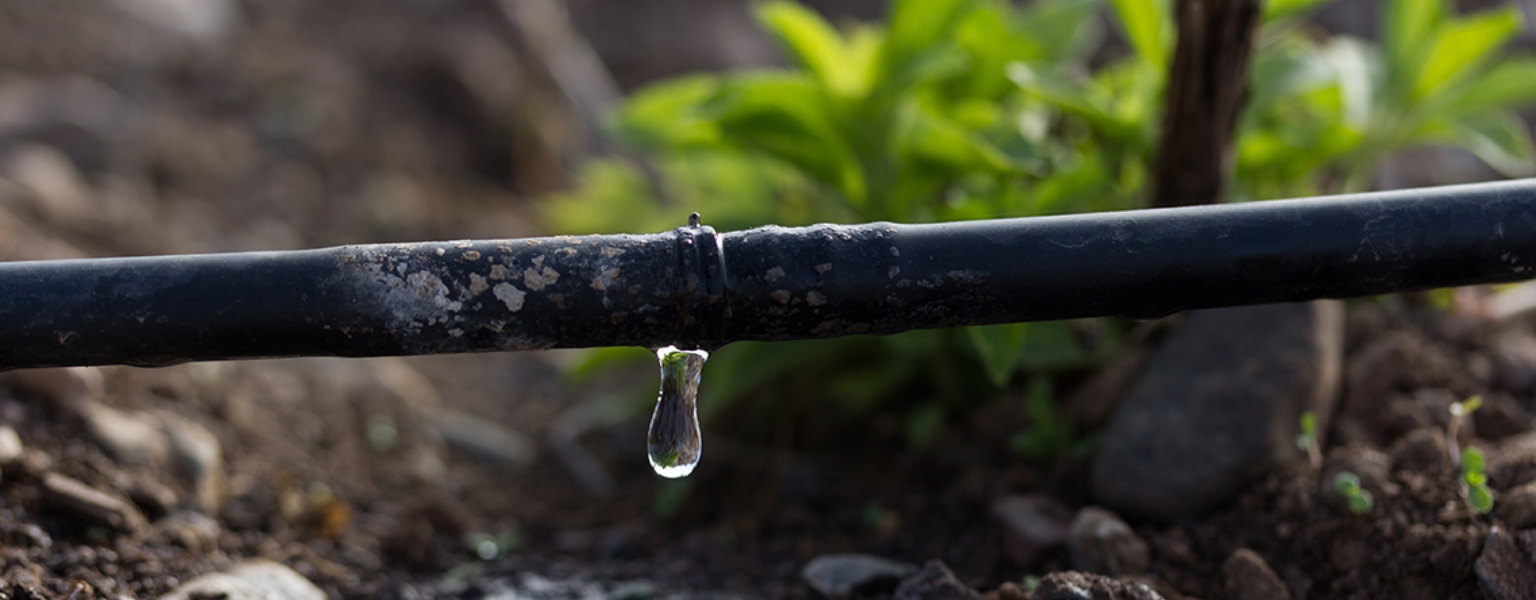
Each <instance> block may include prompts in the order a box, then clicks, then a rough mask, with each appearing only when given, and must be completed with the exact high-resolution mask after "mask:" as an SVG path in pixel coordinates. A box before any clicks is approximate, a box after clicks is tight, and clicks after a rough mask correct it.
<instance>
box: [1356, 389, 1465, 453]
mask: <svg viewBox="0 0 1536 600" xmlns="http://www.w3.org/2000/svg"><path fill="white" fill-rule="evenodd" d="M1460 399H1461V398H1460V397H1458V396H1457V395H1456V394H1455V393H1453V392H1451V391H1450V390H1447V389H1444V388H1426V389H1421V390H1414V392H1413V393H1411V394H1408V395H1406V396H1400V397H1396V398H1393V400H1392V401H1391V402H1388V403H1387V406H1386V409H1385V410H1379V411H1377V412H1376V413H1375V415H1374V416H1375V417H1376V420H1375V422H1374V425H1375V426H1376V429H1377V430H1378V431H1380V432H1381V433H1383V434H1384V435H1385V436H1386V438H1385V439H1392V438H1396V437H1399V436H1402V435H1404V434H1406V433H1408V432H1409V431H1413V430H1415V429H1420V428H1424V427H1439V428H1442V429H1444V428H1445V427H1446V426H1447V425H1449V424H1450V421H1451V410H1450V408H1451V405H1452V404H1454V403H1456V402H1457V401H1458V400H1460ZM1473 437H1474V431H1473V423H1472V422H1471V421H1464V422H1462V424H1461V429H1460V431H1459V434H1458V436H1457V440H1456V441H1457V443H1458V444H1465V443H1467V442H1470V441H1472V438H1473Z"/></svg>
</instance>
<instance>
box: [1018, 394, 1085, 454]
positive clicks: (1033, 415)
mask: <svg viewBox="0 0 1536 600" xmlns="http://www.w3.org/2000/svg"><path fill="white" fill-rule="evenodd" d="M1024 414H1025V416H1027V417H1029V427H1028V428H1026V429H1024V430H1023V431H1020V432H1018V433H1016V434H1014V435H1013V437H1012V438H1010V439H1009V440H1008V442H1009V445H1010V446H1012V447H1013V449H1014V451H1016V452H1019V453H1021V454H1023V455H1024V456H1026V457H1028V458H1031V459H1034V460H1047V459H1050V458H1052V457H1054V456H1055V455H1056V453H1057V452H1060V451H1062V450H1066V449H1067V448H1069V447H1070V446H1071V445H1072V436H1073V434H1074V432H1073V430H1072V429H1073V428H1072V423H1071V421H1068V420H1067V419H1066V418H1065V417H1062V416H1059V415H1057V413H1056V391H1055V386H1054V385H1052V383H1051V379H1050V378H1048V377H1037V378H1035V379H1033V380H1031V381H1030V382H1029V391H1028V392H1027V393H1026V395H1025V396H1024Z"/></svg>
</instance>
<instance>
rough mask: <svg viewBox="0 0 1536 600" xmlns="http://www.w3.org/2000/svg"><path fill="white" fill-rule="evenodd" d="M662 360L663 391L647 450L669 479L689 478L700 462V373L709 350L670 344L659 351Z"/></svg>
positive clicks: (656, 467)
mask: <svg viewBox="0 0 1536 600" xmlns="http://www.w3.org/2000/svg"><path fill="white" fill-rule="evenodd" d="M656 360H657V361H658V362H660V363H661V394H660V395H659V396H657V397H656V412H654V413H651V430H650V433H649V435H647V436H646V450H647V453H648V455H649V457H650V459H651V468H652V469H655V470H656V474H657V475H660V476H662V477H666V478H668V479H676V478H678V477H685V476H687V475H688V474H689V473H692V472H693V468H694V467H695V466H697V465H698V464H699V455H700V454H701V452H702V450H703V443H702V440H701V439H700V437H699V410H698V402H697V399H698V395H699V376H700V374H702V373H703V371H704V361H706V360H709V353H708V352H705V351H703V350H678V349H677V347H676V346H667V347H665V348H662V349H659V350H657V351H656Z"/></svg>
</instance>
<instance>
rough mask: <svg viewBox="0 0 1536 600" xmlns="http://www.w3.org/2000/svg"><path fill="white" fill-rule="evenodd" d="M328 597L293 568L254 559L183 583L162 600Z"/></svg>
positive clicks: (311, 599) (307, 599)
mask: <svg viewBox="0 0 1536 600" xmlns="http://www.w3.org/2000/svg"><path fill="white" fill-rule="evenodd" d="M211 598H219V599H221V600H325V598H326V596H325V592H323V591H321V590H320V588H318V587H315V584H313V583H310V582H309V580H308V579H305V578H304V576H303V575H300V574H298V573H296V572H294V570H293V569H290V568H288V567H285V566H283V565H280V564H278V563H275V562H272V561H267V560H252V561H247V562H244V563H240V564H239V565H236V566H235V567H234V568H232V569H230V570H228V571H226V572H224V573H210V574H207V575H203V576H202V577H198V578H197V579H193V580H192V581H188V582H186V583H185V584H182V585H181V587H178V588H176V589H174V590H171V592H170V593H167V594H165V595H163V596H160V598H159V600H207V599H211Z"/></svg>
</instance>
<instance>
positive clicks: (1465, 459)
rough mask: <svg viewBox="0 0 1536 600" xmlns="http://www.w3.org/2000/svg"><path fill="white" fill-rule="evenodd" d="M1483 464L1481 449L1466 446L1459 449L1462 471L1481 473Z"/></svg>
mask: <svg viewBox="0 0 1536 600" xmlns="http://www.w3.org/2000/svg"><path fill="white" fill-rule="evenodd" d="M1484 466H1485V464H1484V462H1483V451H1482V450H1478V449H1477V448H1467V449H1466V450H1462V451H1461V472H1462V473H1482V472H1483V468H1484Z"/></svg>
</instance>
